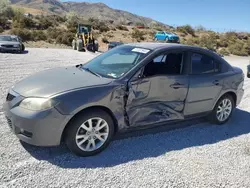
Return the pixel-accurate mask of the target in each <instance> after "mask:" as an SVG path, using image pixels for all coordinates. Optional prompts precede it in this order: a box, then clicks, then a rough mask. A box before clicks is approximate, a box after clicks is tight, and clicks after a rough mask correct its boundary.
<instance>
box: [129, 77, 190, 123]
mask: <svg viewBox="0 0 250 188" xmlns="http://www.w3.org/2000/svg"><path fill="white" fill-rule="evenodd" d="M155 82H157V80H152V79H143V81H140V82H138V83H137V82H132V83H130V84H129V86H128V87H129V90H128V98H127V101H126V107H125V109H126V113H127V117H128V120H129V124H130V126H131V127H133V126H145V125H149V124H156V123H161V122H166V121H170V120H177V119H178V120H181V119H184V114H183V111H184V100H185V97H184V96H183V97H181V98H183V99H179V96H176V97H175V96H171V97H167V96H166V95H165V94H164V91H168V92H170V93H171V91H170V90H171V89H170V88H169V89H168V88H164V89H163V90H159V91H157V92H155V91H152V90H153V88H154V89H155V85H154V87H153V86H152V85H151V84H155ZM179 90H180V92H181V89H179ZM184 90H187V89H185V88H184ZM159 92H161V93H160V94H159ZM173 92H176V91H173ZM183 93H185V91H184V92H183ZM170 98H171V100H168V99H170ZM173 98H176V100H172V99H173Z"/></svg>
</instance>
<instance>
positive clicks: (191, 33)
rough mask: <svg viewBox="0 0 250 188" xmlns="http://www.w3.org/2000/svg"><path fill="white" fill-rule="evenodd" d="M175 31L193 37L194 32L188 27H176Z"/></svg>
mask: <svg viewBox="0 0 250 188" xmlns="http://www.w3.org/2000/svg"><path fill="white" fill-rule="evenodd" d="M177 31H178V32H182V33H185V34H190V35H192V36H195V30H194V29H193V28H192V27H191V26H190V25H184V26H180V27H177Z"/></svg>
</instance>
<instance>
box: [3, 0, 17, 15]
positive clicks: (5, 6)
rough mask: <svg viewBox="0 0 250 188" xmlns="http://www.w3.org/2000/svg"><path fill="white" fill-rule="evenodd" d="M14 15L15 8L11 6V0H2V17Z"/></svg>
mask: <svg viewBox="0 0 250 188" xmlns="http://www.w3.org/2000/svg"><path fill="white" fill-rule="evenodd" d="M13 15H14V12H13V9H12V8H11V6H10V1H9V0H1V1H0V17H6V18H9V19H10V18H12V17H13Z"/></svg>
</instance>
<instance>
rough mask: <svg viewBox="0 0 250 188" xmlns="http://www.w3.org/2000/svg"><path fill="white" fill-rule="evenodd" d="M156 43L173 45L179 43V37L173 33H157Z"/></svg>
mask: <svg viewBox="0 0 250 188" xmlns="http://www.w3.org/2000/svg"><path fill="white" fill-rule="evenodd" d="M155 40H156V41H166V42H173V43H180V37H179V36H178V35H176V34H174V33H170V32H166V31H158V32H157V33H156V34H155Z"/></svg>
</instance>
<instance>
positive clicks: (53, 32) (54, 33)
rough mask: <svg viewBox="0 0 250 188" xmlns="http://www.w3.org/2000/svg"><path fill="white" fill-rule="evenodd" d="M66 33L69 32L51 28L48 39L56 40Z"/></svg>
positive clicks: (48, 31)
mask: <svg viewBox="0 0 250 188" xmlns="http://www.w3.org/2000/svg"><path fill="white" fill-rule="evenodd" d="M65 32H67V31H66V30H64V29H61V28H55V27H50V28H49V29H48V30H47V39H56V38H57V37H58V36H59V35H61V34H62V33H65Z"/></svg>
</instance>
